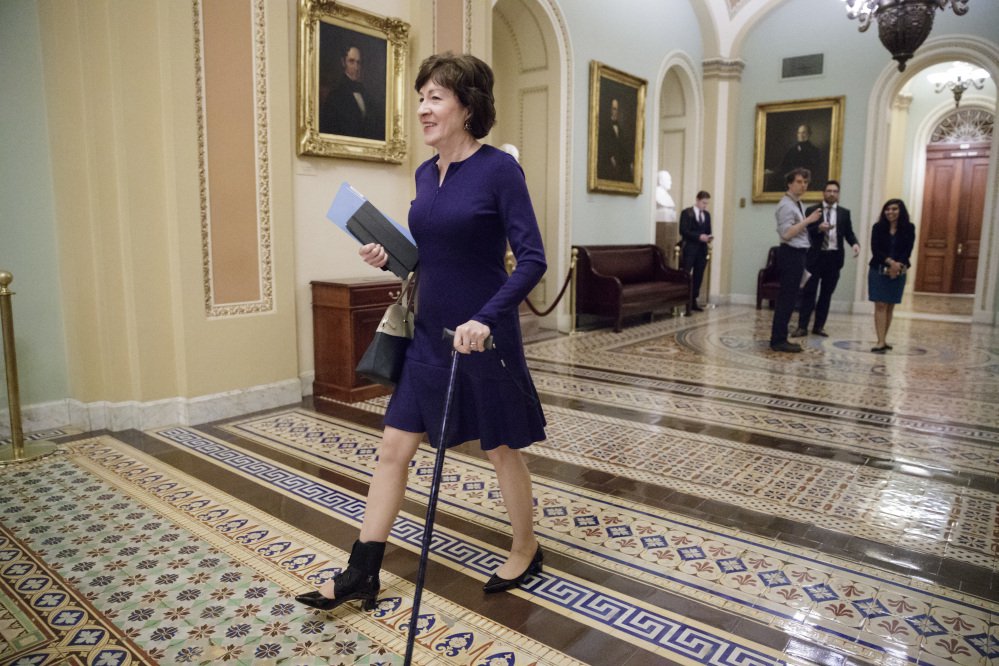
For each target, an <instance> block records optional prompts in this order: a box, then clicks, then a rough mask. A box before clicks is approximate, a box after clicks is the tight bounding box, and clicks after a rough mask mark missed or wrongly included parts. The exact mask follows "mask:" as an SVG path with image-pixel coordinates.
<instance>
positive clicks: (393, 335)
mask: <svg viewBox="0 0 999 666" xmlns="http://www.w3.org/2000/svg"><path fill="white" fill-rule="evenodd" d="M415 324H416V273H413V274H412V275H411V276H410V277H409V279H407V280H406V283H405V284H404V285H403V287H402V289H401V290H400V292H399V298H398V299H397V300H396V302H395V303H393V304H392V305H390V306H388V309H387V310H385V314H384V315H382V320H381V321H380V322H379V323H378V328H377V329H375V337H374V338H373V339H372V340H371V344H370V345H368V348H367V349H366V350H365V351H364V355H363V356H361V360H360V361H359V362H358V364H357V368H356V369H355V372H356V373H357V374H358V375H360V376H361V377H364V378H365V379H368V380H370V381H373V382H375V383H376V384H383V385H385V386H395V385H396V384H398V383H399V376H400V375H401V374H402V365H403V361H405V360H406V349H407V348H408V347H409V343H410V342H411V341H412V339H413V328H414V326H415Z"/></svg>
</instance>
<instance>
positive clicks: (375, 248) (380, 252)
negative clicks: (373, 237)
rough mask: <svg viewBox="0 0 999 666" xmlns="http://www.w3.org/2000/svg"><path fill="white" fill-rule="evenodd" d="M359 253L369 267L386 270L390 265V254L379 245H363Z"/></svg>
mask: <svg viewBox="0 0 999 666" xmlns="http://www.w3.org/2000/svg"><path fill="white" fill-rule="evenodd" d="M357 253H358V254H359V255H361V259H362V260H364V263H366V264H367V265H368V266H374V267H375V268H381V269H384V268H385V264H387V263H388V252H386V251H385V248H384V247H382V246H381V245H379V244H378V243H367V244H365V245H362V246H361V247H360V249H358V251H357Z"/></svg>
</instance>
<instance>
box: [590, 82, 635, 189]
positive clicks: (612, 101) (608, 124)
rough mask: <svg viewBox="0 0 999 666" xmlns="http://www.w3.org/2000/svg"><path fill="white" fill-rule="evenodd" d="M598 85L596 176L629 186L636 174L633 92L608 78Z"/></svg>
mask: <svg viewBox="0 0 999 666" xmlns="http://www.w3.org/2000/svg"><path fill="white" fill-rule="evenodd" d="M600 86H601V88H600V123H599V125H600V131H599V136H598V139H597V177H598V178H601V179H603V180H620V181H624V182H628V183H630V182H631V181H632V180H633V179H634V175H635V171H634V169H635V127H634V115H635V99H634V98H635V91H634V90H629V89H628V88H627V87H626V86H623V85H621V84H619V83H617V82H615V81H611V80H609V79H604V80H603V81H602V82H601V84H600Z"/></svg>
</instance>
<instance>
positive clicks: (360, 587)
mask: <svg viewBox="0 0 999 666" xmlns="http://www.w3.org/2000/svg"><path fill="white" fill-rule="evenodd" d="M384 556H385V543H384V542H382V541H368V542H363V541H355V542H354V546H353V548H351V550H350V559H349V560H347V568H346V569H344V570H343V571H341V572H340V573H338V574H337V575H336V576H334V577H333V598H332V599H330V598H329V597H326V596H323V595H322V594H321V593H320V592H319V590H313V591H312V592H306V593H305V594H300V595H298V596H297V597H295V601H297V602H299V603H302V604H305V605H306V606H309V607H311V608H318V609H319V610H324V611H328V610H333V609H334V608H336V607H337V606H339V605H340V604H342V603H344V602H347V601H354V600H355V599H359V600H361V601H362V602H363V603H362V604H361V607H362V608H363V609H364V610H366V611H369V610H373V609H374V607H375V603H376V601H377V599H376V597H377V596H378V590H379V589H381V581H380V580H378V571H379V570H380V569H381V568H382V558H383V557H384Z"/></svg>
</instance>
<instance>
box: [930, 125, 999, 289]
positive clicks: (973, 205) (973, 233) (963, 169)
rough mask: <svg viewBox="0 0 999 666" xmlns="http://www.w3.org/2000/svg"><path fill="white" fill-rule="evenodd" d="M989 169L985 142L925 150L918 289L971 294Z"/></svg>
mask: <svg viewBox="0 0 999 666" xmlns="http://www.w3.org/2000/svg"><path fill="white" fill-rule="evenodd" d="M988 170H989V147H988V144H975V145H968V144H942V145H933V146H929V147H927V149H926V185H925V188H924V190H923V208H922V214H921V215H920V229H919V251H918V262H917V267H916V291H924V292H931V293H940V294H973V293H975V278H976V276H977V274H978V251H979V245H980V241H981V236H982V217H983V214H984V211H985V186H986V182H987V176H988Z"/></svg>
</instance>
